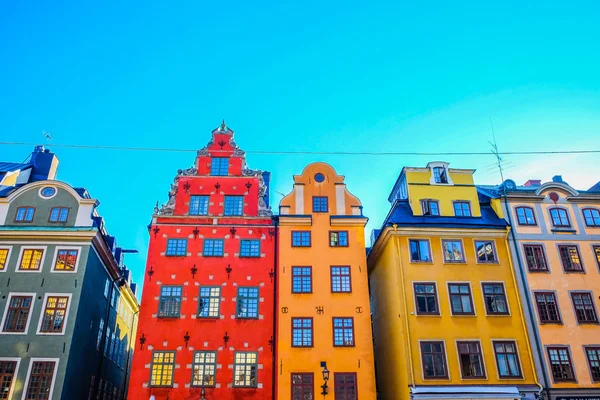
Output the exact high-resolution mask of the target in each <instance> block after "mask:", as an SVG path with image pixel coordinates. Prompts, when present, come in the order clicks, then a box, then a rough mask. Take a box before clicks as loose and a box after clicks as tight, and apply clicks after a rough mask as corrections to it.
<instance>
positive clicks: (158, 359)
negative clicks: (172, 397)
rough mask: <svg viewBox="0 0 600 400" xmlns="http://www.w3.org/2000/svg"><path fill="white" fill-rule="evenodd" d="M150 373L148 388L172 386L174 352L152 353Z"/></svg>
mask: <svg viewBox="0 0 600 400" xmlns="http://www.w3.org/2000/svg"><path fill="white" fill-rule="evenodd" d="M150 371H151V373H150V386H152V387H161V386H166V387H168V386H173V372H174V371H175V352H174V351H153V352H152V364H151V366H150Z"/></svg>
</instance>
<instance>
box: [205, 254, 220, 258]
mask: <svg viewBox="0 0 600 400" xmlns="http://www.w3.org/2000/svg"><path fill="white" fill-rule="evenodd" d="M202 257H204V258H223V257H224V256H223V255H222V254H221V255H218V256H217V255H214V256H213V255H211V256H205V255H204V254H203V255H202Z"/></svg>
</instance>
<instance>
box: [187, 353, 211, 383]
mask: <svg viewBox="0 0 600 400" xmlns="http://www.w3.org/2000/svg"><path fill="white" fill-rule="evenodd" d="M216 371H217V352H216V351H196V352H194V362H193V364H192V386H206V387H211V386H215V384H216V379H215V376H216Z"/></svg>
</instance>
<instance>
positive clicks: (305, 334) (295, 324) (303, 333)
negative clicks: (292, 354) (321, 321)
mask: <svg viewBox="0 0 600 400" xmlns="http://www.w3.org/2000/svg"><path fill="white" fill-rule="evenodd" d="M292 347H313V319H312V318H292Z"/></svg>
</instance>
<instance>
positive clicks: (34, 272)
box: [15, 245, 48, 274]
mask: <svg viewBox="0 0 600 400" xmlns="http://www.w3.org/2000/svg"><path fill="white" fill-rule="evenodd" d="M25 250H42V251H43V253H42V258H41V260H40V269H38V270H34V271H31V270H21V269H19V267H20V266H21V261H22V260H23V253H24V252H25ZM47 253H48V246H27V245H22V246H21V250H19V259H18V260H17V265H16V266H15V272H18V273H20V274H36V273H37V274H39V273H41V272H42V270H43V269H44V260H46V254H47Z"/></svg>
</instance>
